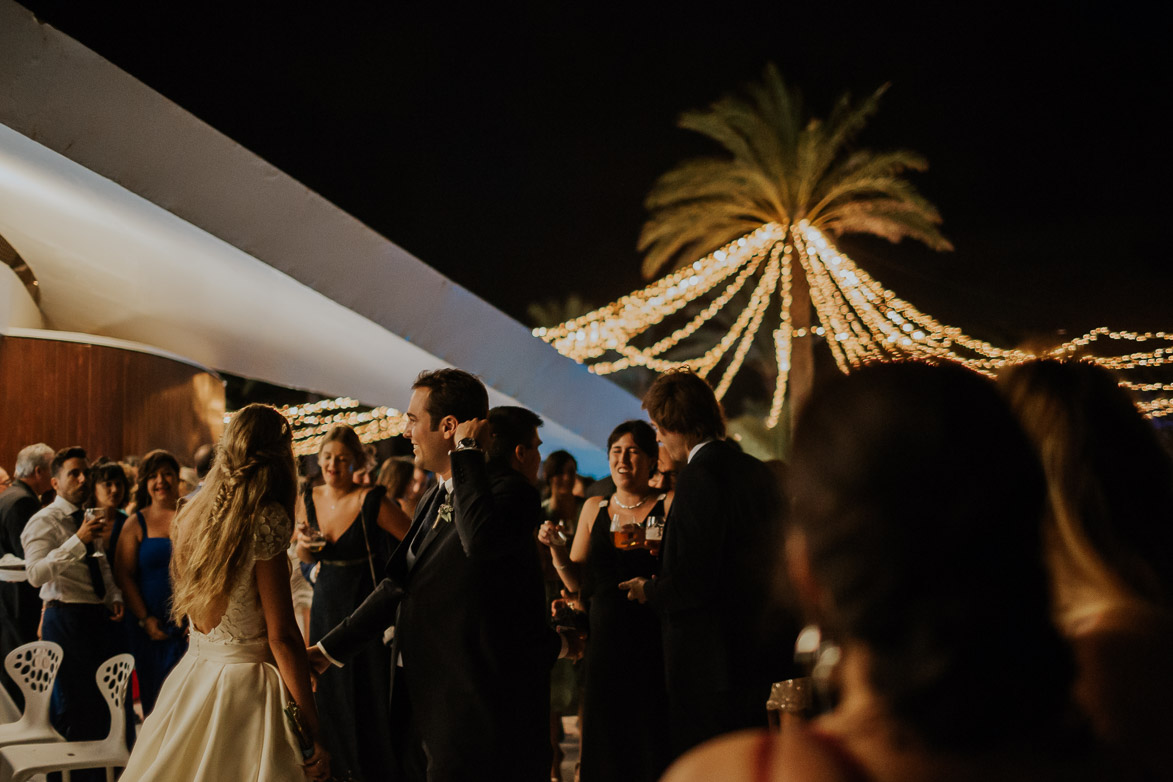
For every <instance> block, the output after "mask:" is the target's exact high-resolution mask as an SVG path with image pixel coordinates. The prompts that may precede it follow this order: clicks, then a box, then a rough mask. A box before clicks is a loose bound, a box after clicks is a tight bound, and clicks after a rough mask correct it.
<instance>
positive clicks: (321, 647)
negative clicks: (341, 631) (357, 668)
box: [314, 641, 342, 668]
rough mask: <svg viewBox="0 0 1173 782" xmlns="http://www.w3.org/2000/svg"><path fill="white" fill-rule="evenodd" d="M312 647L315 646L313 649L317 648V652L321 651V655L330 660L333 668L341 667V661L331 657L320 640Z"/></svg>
mask: <svg viewBox="0 0 1173 782" xmlns="http://www.w3.org/2000/svg"><path fill="white" fill-rule="evenodd" d="M314 648H315V649H317V650H318V651H319V652H321V653H322V655H323V656H324V657H325V658H326V659H327V660H329V661H330V664H331V665H333V666H334V667H335V668H341V667H342V663H340V662H338V661H337V660H335V659H334V658H333V657H331V656H330V653H329V652H327V651H326V647H324V646H322V642H321V641H319V642H318V643H316V644H314Z"/></svg>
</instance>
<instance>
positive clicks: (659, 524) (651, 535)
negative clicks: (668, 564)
mask: <svg viewBox="0 0 1173 782" xmlns="http://www.w3.org/2000/svg"><path fill="white" fill-rule="evenodd" d="M663 541H664V517H663V516H655V515H652V514H649V515H648V517H647V518H646V519H644V548H646V549H647V550H648V551H650V552H651V554H652V556H654V557H658V556H659V555H660V544H661V543H662V542H663Z"/></svg>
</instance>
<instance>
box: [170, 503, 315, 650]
mask: <svg viewBox="0 0 1173 782" xmlns="http://www.w3.org/2000/svg"><path fill="white" fill-rule="evenodd" d="M254 530H255V534H254V539H253V548H252V554H251V556H250V558H249V561H248V562H247V563H246V566H245V567H244V568H242V569H241V571H240V573H238V574H237V577H236V583H235V584H234V585H233V587H232V591H231V592H230V593H229V595H228V606H227V607H226V608H225V609H224V615H223V616H222V617H220V622H219V624H217V625H216V626H215V627H213V628H212V629H211V630H209V631H208V632H207V633H200V632H199V631H198V630H196V629H195V627H192V634H193V635H195V634H199V635H201V636H203V638H204V639H206V640H207V641H210V642H217V643H232V642H238V643H239V642H244V641H255V640H258V639H261V638H266V637H267V632H266V629H267V628H266V627H265V613H264V611H263V610H262V609H261V596H260V594H259V593H258V592H257V580H256V576H255V572H256V562H257V560H258V559H263V560H267V559H272V558H273V557H275V556H278V555H282V556H284V554H285V550H286V548H288V547H289V540H290V538H291V537H293V522H292V521H291V520H290V518H289V515H288V514H286V512H285V510H284V509H283V508H282V507H281V506H280V505H268V506H266V507H265V508H264V509H262V510H261V513H260V517H259V518H258V519H257V524H256V525H255V527H254Z"/></svg>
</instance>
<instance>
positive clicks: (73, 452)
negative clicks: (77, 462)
mask: <svg viewBox="0 0 1173 782" xmlns="http://www.w3.org/2000/svg"><path fill="white" fill-rule="evenodd" d="M84 458H86V449H85V448H82V447H81V446H80V445H71V446H69V447H68V448H62V449H61V450H60V451H58V452H57V453H55V454H53V461H51V462H49V474H50V475H51V476H53V477H54V478H56V477H57V473H59V472H61V468H62V467H64V466H65V463H66V462H67V461H69V460H70V459H84Z"/></svg>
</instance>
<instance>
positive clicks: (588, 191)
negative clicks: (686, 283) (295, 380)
mask: <svg viewBox="0 0 1173 782" xmlns="http://www.w3.org/2000/svg"><path fill="white" fill-rule="evenodd" d="M24 5H26V6H27V7H29V8H30V9H32V10H33V11H35V12H36V13H37V14H38V15H39V16H40V17H41V18H42V19H43V20H44V21H47V22H49V23H51V24H53V25H55V26H56V27H58V28H59V29H61V30H63V31H64V32H65V33H67V34H69V35H71V36H73V37H74V38H77V39H78V40H80V41H81V42H82V43H83V44H85V45H86V46H88V47H90V48H92V49H94V50H96V51H97V52H98V53H100V54H101V55H103V56H104V57H106V58H107V59H109V60H111V61H112V62H114V63H115V64H116V65H118V66H120V67H121V68H123V69H125V70H126V71H128V72H129V73H131V74H133V75H134V76H136V77H138V78H139V79H141V80H142V81H144V82H146V83H147V84H148V85H150V86H151V87H153V88H154V89H156V90H158V91H159V92H161V93H163V94H164V95H166V96H167V97H169V98H171V99H172V100H174V101H175V102H177V103H178V104H180V105H181V106H183V107H184V108H186V109H188V110H189V111H191V112H192V113H194V114H195V115H196V116H198V117H200V118H201V119H203V120H204V121H206V122H208V123H209V124H211V125H212V126H214V127H216V128H218V129H219V130H220V131H222V132H224V133H225V134H227V135H228V136H230V137H231V138H233V139H235V140H236V141H238V142H240V143H241V144H243V145H244V146H245V147H247V148H249V149H250V150H252V151H253V152H255V153H257V154H259V155H260V156H262V157H264V158H265V159H267V160H269V161H270V162H271V163H273V164H274V165H276V166H278V167H279V168H281V169H283V170H284V171H286V172H287V173H288V174H290V175H291V176H293V177H294V178H296V179H298V180H300V181H301V182H303V183H304V184H306V185H307V186H309V187H310V188H312V189H314V190H316V191H317V192H319V193H320V194H322V195H323V196H324V197H326V198H328V199H329V200H331V201H332V202H334V203H335V204H337V205H338V206H340V207H341V208H343V209H345V210H347V211H348V212H350V213H351V214H353V215H355V216H356V217H358V218H359V219H361V220H363V221H364V222H366V223H367V224H368V225H370V226H371V227H373V228H374V229H376V230H378V231H379V232H380V233H382V234H383V235H384V236H386V237H388V238H389V239H391V240H392V241H394V242H396V243H398V244H399V245H401V246H402V247H404V248H406V249H407V250H409V251H411V252H412V253H414V254H415V255H417V256H418V257H419V258H421V259H422V260H424V261H425V262H427V263H429V264H431V265H433V266H434V267H436V268H437V269H439V270H440V271H441V272H443V273H444V274H446V275H448V276H449V277H451V278H452V279H454V280H455V281H457V282H458V283H460V284H462V285H464V286H466V287H467V288H469V289H471V290H472V291H474V292H475V293H477V294H479V295H480V296H482V297H484V298H485V299H487V300H488V301H490V302H492V303H494V304H496V305H497V306H499V307H500V308H501V309H503V310H505V311H506V312H508V313H509V314H511V315H513V316H515V317H517V318H519V319H521V320H523V321H524V320H526V315H525V309H526V305H527V304H528V303H529V302H531V301H534V300H543V299H548V298H563V297H565V296H566V295H567V294H569V293H572V292H573V293H579V294H581V295H583V296H585V297H586V298H587V299H588V300H589V301H592V302H594V303H595V304H602V303H605V302H606V301H609V300H611V299H613V298H616V297H617V296H619V295H622V294H623V293H626V292H627V291H629V290H631V289H632V288H635V287H638V286H640V285H641V284H642V282H641V280H640V277H639V274H638V268H639V260H640V259H639V256H638V255H637V253H636V251H635V243H636V237H637V235H638V233H639V229H640V226H641V223H642V221H643V219H644V217H645V212H644V210H643V206H642V202H643V198H644V196H645V194H646V193H647V191H648V189H649V188H650V186H651V184H652V182H653V181H654V180H655V178H656V177H657V176H658V175H659V174H661V173H663V172H664V171H666V170H667V169H669V168H670V167H672V166H673V165H674V164H675V163H677V162H679V161H681V160H683V159H684V158H686V157H689V156H692V155H695V154H701V153H707V152H710V151H713V149H712V147H710V146H709V145H708V143H707V142H705V141H704V140H703V139H700V138H699V137H694V136H693V135H692V134H689V133H687V132H685V131H681V130H679V129H677V128H676V127H675V124H674V123H675V119H676V117H677V116H678V115H679V113H680V112H681V111H683V110H686V109H690V108H697V107H702V106H704V105H706V104H708V103H709V102H710V101H712V100H713V99H715V98H717V97H719V96H720V95H722V94H724V93H726V92H729V91H731V90H733V89H735V88H737V87H738V86H739V85H741V84H743V83H745V82H747V81H749V80H752V79H756V78H758V77H759V76H760V74H761V71H762V69H763V67H764V65H765V64H766V63H767V62H768V61H771V60H772V61H774V62H776V63H777V64H778V66H779V68H780V70H781V72H782V74H783V76H784V77H785V78H786V79H787V80H788V81H790V82H791V83H792V84H794V85H796V86H798V87H800V88H801V89H802V90H803V92H804V94H805V96H806V98H807V102H808V103H809V104H810V106H811V107H812V108H813V109H814V110H815V111H816V112H817V113H819V114H823V113H825V111H826V110H827V108H829V106H830V104H831V102H832V101H833V99H834V98H835V97H836V96H837V95H838V94H840V93H841V92H843V91H851V92H852V93H853V94H856V95H863V94H865V93H867V92H869V91H871V90H873V89H875V88H876V87H877V86H879V85H880V84H881V83H883V82H886V81H890V82H892V88H891V89H890V91H889V92H888V94H887V95H886V96H885V98H884V101H883V104H882V106H881V110H880V113H879V114H878V115H877V116H876V118H875V119H874V120H873V121H872V124H871V125H870V126H869V128H868V129H867V130H866V131H865V132H864V134H863V135H862V137H861V139H860V142H861V143H862V145H864V146H868V147H872V148H877V149H883V148H889V147H907V148H911V149H914V150H917V151H919V152H921V153H923V154H924V155H926V156H927V157H928V159H929V161H930V164H931V168H930V170H929V171H928V172H927V173H925V174H918V175H914V176H915V180H914V181H915V182H916V184H917V186H918V187H919V188H920V189H921V190H922V192H923V193H925V194H926V195H927V196H928V197H929V198H930V199H931V200H932V201H933V202H934V203H935V204H936V205H937V206H938V208H939V209H940V211H941V213H942V215H943V216H944V219H945V222H944V226H943V230H944V232H945V233H946V235H947V236H948V237H949V238H950V239H951V240H952V241H953V243H954V244H955V245H956V248H957V249H956V251H955V252H953V253H946V254H937V253H933V252H931V251H928V250H925V249H924V248H921V247H919V246H916V245H913V244H910V243H907V242H906V243H903V244H899V245H889V244H887V243H886V242H883V241H870V240H849V241H844V242H843V246H844V247H845V249H847V250H848V252H850V253H851V254H852V255H853V256H854V257H855V259H856V260H857V261H859V262H860V263H861V265H863V266H864V267H865V268H866V269H868V270H869V271H870V272H871V273H872V274H873V275H875V276H876V277H878V278H879V279H880V280H882V281H883V282H884V283H885V284H886V285H887V286H888V287H890V288H892V289H894V290H895V291H896V292H897V293H898V294H900V295H901V296H902V297H904V298H906V299H908V300H910V301H912V302H913V303H914V304H915V305H917V306H918V307H919V308H920V309H922V310H924V311H926V312H928V313H930V314H932V315H934V316H936V317H938V318H939V319H941V320H944V321H946V322H950V323H953V324H955V325H958V326H961V327H962V328H965V329H966V330H968V331H970V332H971V333H975V334H976V335H978V336H983V337H987V338H994V339H997V340H998V341H999V342H1006V341H1014V340H1016V339H1017V338H1019V337H1021V336H1024V335H1027V334H1029V333H1031V332H1034V331H1041V332H1054V331H1055V330H1058V329H1064V328H1065V329H1067V330H1068V332H1069V333H1071V334H1072V335H1074V334H1075V333H1076V332H1081V331H1085V330H1087V329H1089V328H1091V327H1093V326H1096V325H1110V326H1113V327H1117V328H1133V329H1158V328H1170V327H1173V307H1171V306H1169V304H1168V303H1167V297H1168V293H1169V290H1170V285H1171V284H1173V268H1171V264H1170V263H1169V262H1168V252H1167V241H1166V236H1165V234H1166V232H1165V230H1164V229H1165V226H1166V224H1167V223H1168V217H1167V215H1168V213H1169V206H1170V199H1169V196H1168V186H1167V184H1166V183H1167V182H1168V181H1169V174H1170V152H1169V148H1170V144H1169V142H1168V140H1167V137H1168V134H1169V127H1168V125H1167V124H1166V121H1163V120H1161V119H1160V115H1161V113H1163V111H1167V110H1168V104H1169V102H1170V99H1169V87H1170V78H1169V77H1170V72H1171V70H1173V68H1171V58H1170V57H1169V56H1168V54H1167V45H1168V40H1167V39H1168V35H1167V33H1168V26H1167V25H1166V24H1164V23H1160V22H1158V20H1157V19H1155V18H1150V16H1149V14H1150V13H1155V12H1154V11H1150V10H1149V9H1151V8H1152V7H1153V6H1152V4H1145V5H1141V4H1133V3H1129V2H1117V3H1111V4H1108V3H1080V2H1072V3H1067V4H1065V5H1064V6H1063V7H1059V6H1057V5H1056V7H1055V10H1053V11H1052V12H1050V13H1049V14H1044V13H1035V14H1032V15H1029V16H1024V15H1023V14H1022V8H1023V6H1024V4H1022V3H1018V4H1015V5H1009V4H1008V5H1006V6H997V5H992V4H988V3H982V4H964V5H973V6H977V8H975V9H974V10H968V11H961V10H957V9H956V8H954V7H953V6H959V5H962V4H954V3H942V4H938V5H940V6H943V7H945V8H944V10H940V9H938V10H933V11H928V12H925V11H923V10H918V11H915V12H914V11H912V10H903V11H902V10H898V9H899V8H900V5H899V4H896V5H894V4H891V3H867V4H846V3H840V4H835V3H823V4H817V6H818V7H817V8H815V9H813V10H812V8H811V7H810V6H814V5H816V4H808V5H803V6H798V5H795V4H791V3H785V2H774V3H766V2H759V3H737V2H726V3H716V2H711V3H708V4H705V5H704V6H700V5H698V6H689V5H687V4H685V3H662V4H656V5H652V4H635V3H631V4H626V5H628V6H631V7H622V6H618V5H616V6H614V7H612V6H607V5H605V4H600V3H582V2H578V3H573V2H555V1H554V0H547V1H546V2H531V3H519V4H513V3H480V4H477V5H470V6H468V7H462V6H458V5H453V4H451V3H445V4H417V3H411V4H408V3H393V4H391V3H380V4H375V3H352V4H330V5H329V9H330V10H328V11H321V10H319V11H315V12H313V13H309V12H305V13H300V14H291V13H290V12H289V10H288V9H290V8H293V7H294V6H293V5H289V4H257V3H231V4H220V5H217V4H174V3H149V4H148V3H137V2H136V3H126V2H119V3H114V2H109V1H108V0H88V1H87V2H84V3H77V2H61V1H60V0H59V1H57V2H40V1H38V0H24ZM920 5H925V6H927V5H928V4H920ZM315 7H316V8H319V9H321V8H324V7H326V4H318V5H317V6H315ZM912 7H913V6H912V4H909V8H912ZM894 9H897V10H894ZM323 262H324V263H327V262H328V259H323Z"/></svg>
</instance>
